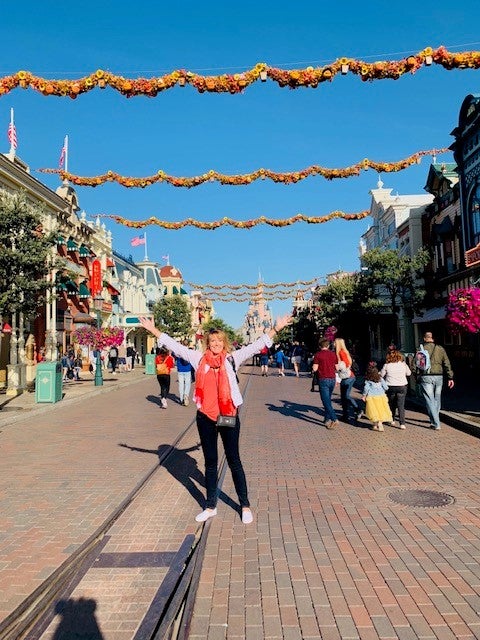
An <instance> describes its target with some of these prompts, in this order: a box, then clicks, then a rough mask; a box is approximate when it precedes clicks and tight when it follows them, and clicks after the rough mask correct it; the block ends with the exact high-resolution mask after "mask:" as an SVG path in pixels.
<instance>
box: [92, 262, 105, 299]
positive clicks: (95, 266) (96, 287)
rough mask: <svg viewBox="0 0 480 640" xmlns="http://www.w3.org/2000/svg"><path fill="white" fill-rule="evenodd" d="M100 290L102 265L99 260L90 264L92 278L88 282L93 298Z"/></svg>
mask: <svg viewBox="0 0 480 640" xmlns="http://www.w3.org/2000/svg"><path fill="white" fill-rule="evenodd" d="M102 289H103V287H102V265H101V263H100V260H94V261H93V262H92V277H91V280H90V290H91V292H92V296H93V297H95V296H96V295H97V293H101V292H102Z"/></svg>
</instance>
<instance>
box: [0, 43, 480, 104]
mask: <svg viewBox="0 0 480 640" xmlns="http://www.w3.org/2000/svg"><path fill="white" fill-rule="evenodd" d="M431 64H436V65H439V66H441V67H443V68H444V69H448V70H451V69H478V68H480V51H463V52H458V53H453V52H450V51H448V49H446V48H445V47H443V46H440V47H438V48H437V49H432V47H426V48H425V49H423V50H422V51H419V52H418V53H417V54H415V55H410V56H407V57H406V58H402V59H401V60H379V61H377V62H365V61H364V60H357V59H355V58H346V57H343V58H337V60H335V62H332V63H331V64H328V65H325V66H323V67H316V68H314V67H310V66H309V67H306V68H304V69H291V70H287V69H277V68H275V67H270V66H268V65H267V64H265V63H264V62H259V63H257V64H256V65H255V66H254V67H253V68H252V69H250V70H246V71H243V72H242V73H235V74H222V75H216V76H215V75H213V76H204V75H201V74H198V73H194V72H193V71H186V70H185V69H177V70H175V71H172V72H170V73H167V74H164V75H163V76H153V77H150V78H124V77H123V76H119V75H116V74H114V73H110V72H109V71H105V70H104V69H97V71H95V72H94V73H91V74H90V75H88V76H84V77H83V78H77V79H75V80H51V79H47V78H43V77H41V76H36V75H34V74H32V73H30V71H24V70H22V71H17V72H16V73H14V74H12V75H7V76H3V77H0V96H1V95H7V94H8V93H10V92H11V91H13V90H14V89H17V88H18V87H20V88H22V89H28V88H31V89H33V90H34V91H38V92H39V93H41V94H42V95H44V96H68V97H70V98H72V99H75V98H77V97H78V96H79V95H80V94H82V93H87V92H88V91H92V90H93V89H95V88H96V87H99V88H100V89H105V87H111V88H112V89H115V90H116V91H118V92H119V93H121V94H122V95H124V96H126V97H128V98H130V97H132V96H139V95H143V96H149V97H154V96H156V95H157V94H158V93H160V92H162V91H165V90H167V89H172V88H173V87H175V86H177V85H178V86H180V87H184V86H186V85H187V84H188V85H190V86H191V87H193V88H195V89H196V90H197V91H198V92H199V93H204V92H205V91H207V92H209V93H241V92H242V91H244V90H245V88H246V87H248V86H250V85H251V84H253V83H254V82H257V81H258V80H261V81H263V82H266V81H267V79H268V80H271V81H273V82H276V83H277V84H278V85H279V86H280V87H289V88H290V89H297V88H298V87H317V86H318V85H319V84H320V83H322V82H327V81H328V82H331V81H332V80H333V79H334V77H335V76H336V75H337V74H339V73H340V74H342V75H345V74H347V73H349V72H350V73H353V74H354V75H356V76H358V77H359V78H360V79H361V80H363V81H367V80H369V81H371V80H384V79H387V78H389V79H392V80H397V79H398V78H400V77H401V76H403V75H404V74H406V73H411V74H413V73H415V72H416V71H418V70H419V69H420V68H421V67H422V66H424V65H425V66H430V65H431Z"/></svg>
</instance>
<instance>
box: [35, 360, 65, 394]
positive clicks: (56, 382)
mask: <svg viewBox="0 0 480 640" xmlns="http://www.w3.org/2000/svg"><path fill="white" fill-rule="evenodd" d="M61 399H62V364H61V362H39V363H38V364H37V375H36V378H35V402H58V401H59V400H61Z"/></svg>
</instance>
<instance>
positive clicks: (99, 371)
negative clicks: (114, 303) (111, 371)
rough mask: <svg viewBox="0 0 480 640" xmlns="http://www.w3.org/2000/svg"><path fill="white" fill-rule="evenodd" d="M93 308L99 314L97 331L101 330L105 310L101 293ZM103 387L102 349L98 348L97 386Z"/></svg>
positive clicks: (96, 364) (94, 301) (95, 298)
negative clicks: (102, 314) (102, 311)
mask: <svg viewBox="0 0 480 640" xmlns="http://www.w3.org/2000/svg"><path fill="white" fill-rule="evenodd" d="M93 307H94V309H95V311H96V312H97V329H101V328H102V318H101V316H100V312H101V310H102V308H103V298H102V296H101V295H100V294H99V293H98V294H97V295H96V296H95V297H94V299H93ZM102 385H103V375H102V359H101V357H100V349H98V348H97V358H96V360H95V386H96V387H101V386H102Z"/></svg>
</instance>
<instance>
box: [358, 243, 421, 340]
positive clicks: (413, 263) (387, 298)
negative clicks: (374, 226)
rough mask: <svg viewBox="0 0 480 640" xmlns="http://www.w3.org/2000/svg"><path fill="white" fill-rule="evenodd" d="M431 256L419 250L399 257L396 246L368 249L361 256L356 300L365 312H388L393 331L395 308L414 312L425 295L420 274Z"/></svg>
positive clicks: (396, 313) (395, 316)
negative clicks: (394, 247) (392, 247)
mask: <svg viewBox="0 0 480 640" xmlns="http://www.w3.org/2000/svg"><path fill="white" fill-rule="evenodd" d="M429 259H430V257H429V254H428V251H427V250H426V249H420V250H419V251H418V252H417V253H416V254H415V255H414V256H413V257H411V256H402V255H400V254H399V253H398V251H397V250H396V249H381V248H376V249H371V250H370V251H367V252H366V253H364V255H363V256H362V264H363V270H362V274H361V276H360V280H359V288H358V294H359V301H360V305H361V308H362V309H364V310H365V311H367V312H370V313H371V312H377V313H381V312H382V311H387V312H389V313H391V314H392V316H393V331H394V333H395V334H396V333H397V331H398V311H399V307H400V306H403V308H404V310H405V311H406V312H407V313H409V312H412V311H417V310H418V309H419V307H420V306H421V304H422V302H423V300H424V298H425V290H424V288H423V287H422V286H421V285H420V283H419V276H420V274H421V273H422V272H423V269H424V268H425V266H426V265H427V263H428V261H429Z"/></svg>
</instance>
